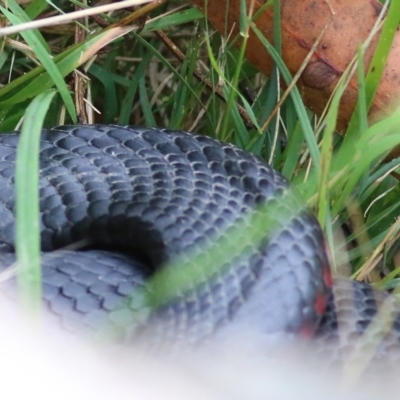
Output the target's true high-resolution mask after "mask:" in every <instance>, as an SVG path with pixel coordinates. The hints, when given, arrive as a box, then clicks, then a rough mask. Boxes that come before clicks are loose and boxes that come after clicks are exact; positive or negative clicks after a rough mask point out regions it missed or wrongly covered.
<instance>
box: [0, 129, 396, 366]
mask: <svg viewBox="0 0 400 400" xmlns="http://www.w3.org/2000/svg"><path fill="white" fill-rule="evenodd" d="M17 144H18V132H13V133H8V134H2V135H1V136H0V250H1V253H0V263H1V269H2V270H5V269H7V267H8V266H9V265H10V264H12V263H13V262H14V261H15V256H14V254H13V251H14V208H15V204H14V200H15V197H14V169H15V154H16V147H17ZM293 209H295V212H293V211H292V210H293ZM265 210H267V211H266V212H265ZM268 210H270V212H268ZM271 210H272V211H271ZM282 216H284V218H282ZM254 221H258V222H259V223H260V224H261V225H260V226H261V227H265V234H264V233H262V235H261V237H259V238H256V239H254V237H253V236H252V233H251V232H252V231H251V230H250V231H249V230H248V229H251V224H252V222H254ZM260 221H261V222H260ZM40 230H41V246H42V251H43V256H42V280H43V301H44V304H45V306H46V308H48V309H49V310H50V311H51V312H50V314H51V315H52V316H53V317H52V318H55V319H56V320H58V322H59V323H60V324H61V325H62V326H63V327H64V328H66V329H68V330H72V331H74V330H80V329H86V330H92V329H94V330H96V329H99V328H100V327H101V326H104V325H106V324H107V325H111V326H116V327H118V329H119V330H121V331H122V332H125V333H126V335H127V336H129V337H132V336H133V337H134V336H135V332H136V331H137V330H139V331H140V329H141V328H140V327H143V326H153V329H152V333H153V334H155V335H156V336H157V335H158V336H159V337H162V340H170V341H184V342H185V343H188V344H190V345H197V344H199V343H201V342H203V341H207V340H209V339H210V338H212V337H213V335H216V334H218V335H228V334H229V333H230V332H232V331H235V330H236V329H241V328H244V329H246V330H250V331H251V332H254V333H256V334H258V335H261V336H262V335H274V334H275V335H276V334H277V335H280V334H292V335H296V336H299V337H303V338H304V337H306V338H311V340H314V341H315V342H316V343H317V342H323V343H325V344H326V343H329V346H325V347H329V348H331V349H332V348H333V349H334V350H330V352H331V353H332V352H334V353H335V352H336V353H339V352H341V351H347V350H348V348H349V346H352V345H353V342H354V341H355V340H356V338H358V337H361V336H362V333H363V332H364V330H365V329H366V328H367V327H368V326H370V325H371V324H370V322H371V320H372V319H373V317H374V316H375V314H376V313H377V310H378V309H379V307H380V305H381V304H382V303H383V301H384V300H385V299H389V300H390V302H391V303H396V301H395V300H394V298H391V297H390V296H388V295H385V294H382V293H378V292H376V291H375V290H373V289H372V287H370V286H369V285H366V284H362V283H355V282H350V281H348V280H346V279H343V278H335V279H334V280H332V278H331V273H330V269H329V261H328V257H327V255H326V250H325V243H324V238H323V234H322V231H321V228H320V227H319V225H318V223H317V221H316V219H315V218H314V217H313V216H312V214H311V213H310V212H309V211H307V210H306V209H305V208H303V207H302V206H301V204H300V203H299V202H298V201H297V200H296V198H295V196H294V195H293V194H292V191H291V189H290V187H289V185H288V183H287V182H286V180H285V179H284V178H283V177H282V176H281V175H280V174H279V173H278V172H276V171H275V170H273V169H272V168H271V167H270V166H269V165H267V164H266V163H265V162H263V161H262V160H260V159H259V158H257V157H255V156H254V155H251V154H249V153H246V152H244V151H242V150H240V149H238V148H237V147H235V146H233V145H230V144H224V143H221V142H219V141H217V140H214V139H211V138H209V137H205V136H201V135H193V134H189V133H186V132H180V131H173V130H166V129H160V128H140V127H122V126H112V125H95V126H64V127H56V128H53V129H44V130H43V132H42V138H41V144H40ZM227 237H228V238H229V237H233V238H234V239H232V240H233V242H232V243H229V240H228V242H227V243H228V244H227V243H225V242H226V240H225V239H226V238H227ZM81 240H85V241H86V242H87V243H88V245H87V248H86V249H83V251H71V250H59V251H54V250H57V249H60V248H63V247H64V246H67V245H70V244H71V243H74V242H77V241H81ZM224 240H225V242H224ZM254 240H255V242H254ZM224 243H225V244H224ZM219 247H221V250H220V252H218V249H219ZM220 253H221V254H222V255H221V254H220ZM226 253H228V254H229V256H230V258H229V259H227V258H224V257H226ZM224 254H225V256H224ZM196 257H197V259H199V260H203V261H204V260H205V263H206V264H207V265H211V266H212V267H211V268H209V269H207V270H206V269H205V267H204V270H203V266H202V265H199V264H198V263H197V264H196V263H194V264H193V265H192V264H191V262H192V261H191V260H192V259H193V258H194V259H196ZM199 257H200V258H199ZM213 257H217V258H218V259H220V258H221V257H222V259H221V260H222V261H219V262H218V263H219V265H218V267H213ZM176 260H180V264H182V265H186V270H185V271H186V272H185V274H186V276H187V282H186V284H185V285H184V286H183V287H179V285H178V287H176V286H175V282H174V279H175V278H174V265H173V264H174V262H175V261H176ZM218 263H217V264H218ZM171 264H172V265H171ZM164 269H165V270H167V271H170V272H171V274H165V278H164V279H165V281H164V282H163V287H164V289H165V288H167V291H166V293H169V294H168V296H169V297H168V296H167V298H166V299H165V300H164V301H161V303H159V304H158V305H157V306H154V307H150V306H149V304H148V303H146V296H147V294H146V290H147V289H146V288H147V282H148V280H149V279H151V277H152V276H153V275H154V274H157V273H158V271H163V270H164ZM150 287H151V286H150ZM153 289H154V288H153ZM1 290H2V291H3V293H5V294H6V295H7V296H9V297H15V296H16V291H15V282H13V280H10V281H7V282H5V283H3V284H2V286H1ZM135 291H139V292H140V293H141V294H143V293H144V294H145V296H142V297H140V298H139V299H141V300H143V302H141V301H138V298H137V297H135V296H133V297H132V293H135ZM150 291H151V290H150ZM151 295H154V293H152V294H151ZM150 297H151V296H150ZM121 305H123V306H121ZM141 308H143V309H146V312H145V313H143V315H144V316H142V319H141V320H140V323H139V328H137V327H135V328H134V329H132V325H138V324H137V323H136V322H135V318H136V317H135V316H137V315H138V310H139V311H140V310H141ZM396 310H397V309H396V308H395V307H394V308H393V310H392V311H391V312H390V315H391V318H392V320H391V322H390V329H389V330H388V331H389V332H387V333H384V334H383V335H382V334H381V333H380V331H379V330H378V329H376V330H375V331H373V334H374V335H375V336H379V335H381V336H383V338H382V337H381V338H379V337H378V339H377V340H378V343H379V344H378V346H377V349H376V352H375V357H376V358H379V357H381V356H382V355H385V354H386V353H387V352H389V350H390V349H393V348H394V349H397V348H398V347H399V344H400V340H399V339H400V318H399V316H398V312H397V311H396ZM139 314H140V313H139ZM380 339H382V340H380ZM379 340H380V341H379ZM322 347H324V346H322ZM392 354H393V352H392Z"/></svg>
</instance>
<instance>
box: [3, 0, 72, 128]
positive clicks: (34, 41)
mask: <svg viewBox="0 0 400 400" xmlns="http://www.w3.org/2000/svg"><path fill="white" fill-rule="evenodd" d="M8 7H9V8H10V9H11V10H12V11H13V13H14V14H12V13H10V12H9V11H7V10H6V9H5V8H3V7H1V6H0V9H1V11H2V12H3V14H4V15H5V16H6V17H7V19H8V20H9V21H10V22H11V23H12V24H13V25H17V24H20V23H22V22H27V21H29V18H28V16H27V15H26V14H25V12H24V10H23V9H22V8H21V7H20V6H19V5H18V4H16V3H15V1H14V0H10V1H9V4H8ZM17 15H18V16H17ZM21 16H23V17H22V18H21ZM21 36H22V37H23V38H24V39H25V41H26V43H27V44H28V45H29V46H30V47H31V48H32V51H33V52H34V53H35V54H36V57H38V59H39V60H40V62H41V64H42V65H43V67H44V68H45V69H46V71H47V73H48V74H49V76H50V78H51V80H52V81H53V83H54V85H55V86H56V87H57V89H58V91H59V93H60V96H61V98H62V99H63V101H64V103H65V107H66V108H67V111H68V113H69V115H70V116H71V119H72V121H73V122H77V116H76V112H75V106H74V102H73V100H72V97H71V95H70V93H69V90H68V86H67V84H66V83H65V81H64V78H63V76H62V74H61V73H60V71H59V70H58V68H57V65H56V64H55V63H54V61H53V59H52V57H51V54H49V49H48V46H47V44H46V41H45V40H44V38H43V36H42V35H41V34H40V32H39V31H38V30H37V29H34V30H29V31H23V32H21Z"/></svg>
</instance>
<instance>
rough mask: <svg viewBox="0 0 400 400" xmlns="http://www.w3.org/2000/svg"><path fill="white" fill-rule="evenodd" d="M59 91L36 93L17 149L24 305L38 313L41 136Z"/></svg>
mask: <svg viewBox="0 0 400 400" xmlns="http://www.w3.org/2000/svg"><path fill="white" fill-rule="evenodd" d="M55 94H56V91H54V90H50V91H46V92H43V93H42V94H40V95H39V96H37V97H36V98H35V99H34V100H33V101H32V102H31V104H30V105H29V106H28V108H27V110H26V113H25V117H24V122H23V125H22V130H21V136H20V141H19V145H18V149H17V160H16V171H15V191H16V225H15V230H16V242H15V248H16V255H17V263H18V273H17V275H18V290H19V295H20V301H21V305H22V306H23V307H24V308H25V309H27V310H29V311H31V310H33V312H34V313H36V314H37V313H39V309H40V302H41V270H40V232H39V215H38V214H39V190H38V187H39V156H38V155H39V139H40V134H41V130H42V126H43V121H44V118H45V116H46V112H47V110H48V108H49V106H50V103H51V101H52V99H53V97H54V95H55Z"/></svg>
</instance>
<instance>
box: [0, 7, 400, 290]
mask: <svg viewBox="0 0 400 400" xmlns="http://www.w3.org/2000/svg"><path fill="white" fill-rule="evenodd" d="M74 3H75V2H74ZM270 3H271V5H272V6H274V7H277V4H278V3H277V1H271V2H270ZM397 3H398V1H395V0H393V2H392V7H391V9H390V11H389V14H388V18H387V19H386V23H385V25H384V29H383V34H382V39H381V41H380V43H379V46H378V50H377V53H376V58H375V59H374V61H373V63H374V68H373V69H372V68H370V72H369V74H368V75H367V76H366V77H364V76H363V74H362V63H361V55H362V51H363V50H362V49H360V54H359V56H358V57H356V59H355V60H354V61H355V63H354V65H353V66H351V67H350V68H349V70H348V71H347V73H348V74H351V73H353V72H354V73H358V78H359V89H360V90H359V99H358V106H357V108H356V111H355V113H354V116H353V119H352V121H351V123H350V126H349V129H348V132H347V135H346V136H345V138H343V137H342V136H340V135H338V134H337V133H335V130H334V128H335V119H336V115H337V106H338V101H339V100H340V95H341V92H342V90H343V89H344V87H345V85H346V77H347V75H345V76H344V77H343V79H342V80H341V83H340V84H339V86H338V88H337V91H336V93H335V95H334V96H333V97H332V101H331V103H330V106H329V109H328V110H327V112H326V114H325V115H326V117H325V119H324V120H323V121H322V120H320V119H318V118H317V117H316V116H314V115H313V114H312V113H311V112H310V111H309V110H307V108H306V107H305V106H304V104H303V102H302V99H301V96H300V94H299V92H298V90H297V89H296V87H293V89H292V90H291V92H290V94H289V96H288V97H287V98H286V99H285V101H284V102H283V103H282V104H281V105H280V107H279V109H278V112H277V113H276V114H275V116H274V117H273V118H271V119H270V120H269V116H270V113H271V111H272V110H273V109H274V107H275V105H276V104H277V102H279V100H280V98H281V96H282V95H283V93H282V92H281V90H280V89H279V84H278V82H279V80H280V79H283V80H285V81H286V83H287V84H288V85H290V84H291V81H292V79H293V77H292V76H291V75H290V73H289V71H288V70H287V68H286V67H285V65H284V63H283V62H282V59H281V56H280V47H279V45H277V44H275V46H273V45H271V44H270V43H268V42H267V41H266V40H265V39H263V38H262V40H263V42H264V45H265V46H266V48H267V49H268V51H269V52H270V54H271V56H272V57H273V58H274V60H275V62H276V64H277V66H278V69H277V70H276V71H274V73H273V74H272V76H271V77H270V79H268V80H267V79H266V78H265V77H264V76H262V75H261V74H260V73H259V72H258V71H257V70H255V68H254V67H253V66H251V65H250V64H248V63H247V62H246V60H245V59H244V45H245V41H244V42H243V45H242V47H241V48H236V47H234V46H232V45H230V44H227V43H226V42H225V40H223V39H222V38H221V37H220V36H219V35H218V34H217V33H215V32H214V31H213V30H212V28H211V27H210V26H208V24H207V21H206V20H205V19H204V18H203V15H202V14H201V13H200V12H199V11H198V10H197V9H196V8H194V7H192V6H191V5H189V4H186V5H185V4H183V3H182V2H178V1H169V2H168V4H167V3H166V2H164V1H161V2H160V5H159V6H158V7H154V6H148V7H150V8H151V7H153V9H152V10H151V14H150V20H149V21H148V23H147V24H146V25H145V26H141V28H142V30H141V31H140V32H135V31H134V30H132V29H131V28H128V27H123V26H122V21H124V20H123V18H134V17H138V16H140V11H132V12H131V13H129V12H126V11H123V10H122V11H116V12H115V13H114V14H112V15H111V16H110V15H100V16H98V17H97V18H96V20H93V19H91V18H87V19H82V20H81V21H80V22H81V25H75V24H74V23H73V22H71V23H70V24H68V25H63V26H54V27H47V28H46V29H45V28H42V29H41V30H38V29H37V30H28V31H24V32H21V33H20V34H16V33H15V34H12V35H10V36H8V37H7V38H4V37H3V38H1V40H2V43H1V46H2V47H1V48H2V52H1V54H0V83H1V88H0V131H1V132H7V131H10V130H13V129H15V128H18V127H19V126H20V124H21V122H22V121H23V120H24V118H25V120H24V126H28V125H27V124H28V121H29V120H28V115H27V114H25V110H26V108H27V106H28V104H31V102H32V104H36V107H37V106H38V102H40V100H42V99H43V98H44V97H43V96H49V94H48V93H49V92H48V90H49V89H50V88H56V89H57V94H56V95H55V97H54V99H53V101H52V102H51V104H50V105H49V107H50V109H49V112H47V113H46V107H47V105H46V104H44V103H43V104H42V105H41V106H40V107H39V108H40V109H41V112H42V113H43V124H44V125H45V126H52V125H57V124H64V123H75V122H76V121H77V120H81V121H83V122H89V123H91V122H101V123H106V124H108V123H119V124H133V125H149V126H162V127H170V128H174V129H182V130H188V131H197V132H201V133H204V134H207V135H210V136H212V137H215V138H218V139H221V140H224V141H230V142H232V143H234V144H236V145H238V146H239V147H242V148H244V149H246V150H247V151H251V152H253V153H255V154H257V155H259V156H260V157H262V158H264V159H265V160H267V161H268V162H269V163H270V164H272V165H273V166H274V167H275V168H276V169H278V170H280V171H281V172H282V173H283V174H284V175H285V176H286V177H287V178H288V179H289V180H290V181H291V182H293V184H294V185H295V186H296V187H297V191H298V192H299V193H300V195H301V196H303V198H304V201H305V202H307V203H308V204H309V206H310V207H311V208H312V209H313V210H314V211H315V214H316V215H317V216H318V218H319V220H320V222H321V224H322V225H323V226H324V229H325V231H326V235H327V238H328V242H329V245H330V247H331V252H332V256H333V264H334V267H335V268H338V269H340V268H341V267H342V266H343V265H344V264H345V262H344V261H343V260H342V259H340V254H343V252H344V253H345V254H346V255H347V257H348V258H349V262H350V273H351V274H353V275H354V276H362V277H368V279H369V280H372V281H374V282H375V283H376V284H380V285H381V286H383V287H385V288H393V287H395V286H396V284H397V282H398V278H397V268H398V263H397V262H396V255H397V253H398V243H399V241H398V237H399V233H398V231H399V224H398V223H397V218H398V215H399V210H400V196H399V185H398V181H397V179H396V178H395V177H394V176H393V175H391V174H390V173H389V172H391V171H396V168H397V166H398V165H399V163H400V160H399V159H395V160H392V161H391V162H389V163H382V160H383V158H384V156H385V155H386V154H387V153H388V152H389V151H390V149H392V148H393V147H394V146H395V145H397V144H399V143H400V136H399V134H398V132H399V131H400V116H399V115H398V114H395V115H393V116H391V117H389V118H387V119H385V120H382V121H380V122H379V123H376V124H375V125H372V126H371V125H370V124H369V122H368V120H367V117H366V115H367V109H368V107H369V106H370V104H371V99H372V97H373V94H374V92H375V89H376V85H377V83H378V82H379V71H380V70H381V69H382V67H383V66H384V65H385V63H384V60H385V54H387V53H388V51H389V49H390V43H391V37H392V35H393V32H394V30H395V29H396V28H397V26H398V23H399V21H398V16H396V13H395V12H394V11H393V10H394V9H395V5H397V6H398V4H397ZM76 4H80V3H79V2H76ZM57 5H58V7H59V8H60V9H61V10H63V11H64V12H71V11H73V6H71V2H69V1H59V2H57ZM8 6H9V10H8V11H6V10H5V9H4V8H1V10H2V12H3V13H4V15H5V18H6V19H7V20H8V21H9V23H11V24H17V23H20V22H23V21H28V20H30V19H34V18H35V17H36V16H38V15H39V14H42V13H45V14H46V13H47V14H48V15H50V14H52V13H53V12H54V8H53V6H52V5H51V3H50V2H46V1H44V0H34V1H33V2H32V3H31V4H30V5H29V6H28V7H27V8H25V9H22V8H21V7H20V6H18V5H17V3H16V2H15V0H8ZM85 8H86V6H85ZM276 16H277V17H276V18H278V17H279V15H278V14H276ZM139 22H140V20H139ZM276 22H277V24H276V26H277V27H278V26H279V24H278V21H276ZM110 24H112V26H111V29H106V28H107V27H108V26H109V25H110ZM241 24H242V25H241V29H242V30H243V32H246V30H249V29H253V30H254V31H255V32H256V34H259V32H258V31H257V28H256V27H255V26H254V24H253V23H252V22H251V20H249V19H248V18H243V20H242V21H241ZM60 28H62V29H60ZM275 35H276V36H275V37H276V39H277V40H276V41H275V42H276V43H279V40H278V39H279V35H280V32H279V29H277V30H276V32H275ZM174 46H175V47H174ZM177 49H179V50H180V51H181V52H182V53H183V55H184V58H183V59H182V57H180V55H179V51H178V50H177ZM50 55H51V57H50ZM351 68H354V69H351ZM357 68H358V69H357ZM77 69H78V70H77ZM360 71H361V72H360ZM199 77H200V78H201V79H200V80H199V79H198V78H199ZM210 87H211V88H213V89H212V90H211V89H210ZM88 88H90V90H88V91H86V90H85V89H88ZM221 97H223V98H224V99H225V101H222V100H221ZM46 98H47V99H49V98H48V97H46ZM33 102H35V103H33ZM97 110H98V111H97ZM24 116H25V117H24ZM265 121H269V123H268V124H265ZM320 127H324V128H323V129H320ZM32 131H36V132H39V126H38V127H36V128H33V127H32ZM21 145H22V143H21ZM21 152H22V151H21ZM31 152H33V154H34V153H35V152H34V150H33V149H31ZM31 152H27V153H26V154H27V157H28V158H29V157H30V156H32V153H31ZM19 162H20V161H19ZM25 170H26V168H25ZM17 179H18V180H20V182H21V185H22V186H24V190H23V193H24V195H25V196H26V197H27V198H34V196H35V190H36V189H35V187H36V185H34V184H33V183H34V182H35V181H34V179H35V178H34V177H33V175H30V176H29V175H24V176H22V175H21V176H18V178H17ZM24 180H26V181H25V182H24ZM29 183H31V185H28V184H29ZM28 187H29V189H28ZM28 190H29V191H28ZM21 207H23V206H21ZM26 207H28V209H30V211H32V207H31V205H30V204H27V205H26ZM19 210H21V211H19ZM17 211H18V213H19V214H18V215H19V218H25V217H23V215H24V211H23V209H18V210H17ZM31 218H33V219H35V216H34V215H33V216H32V215H31ZM36 220H37V217H36ZM25 222H26V221H25ZM343 227H344V228H345V231H346V234H345V237H344V240H343V241H342V242H337V241H335V239H334V238H335V237H336V232H338V231H339V230H340V229H342V228H343ZM24 240H26V241H28V242H30V243H37V241H38V237H37V236H36V237H34V236H33V237H30V238H23V237H21V236H18V237H17V241H18V242H17V248H23V241H24ZM376 249H379V251H376ZM21 257H24V256H21ZM25 257H28V259H29V256H25ZM366 271H367V272H368V274H366ZM382 274H384V275H385V276H386V277H385V278H384V279H381V276H382ZM28 280H31V278H30V277H28ZM36 280H37V279H36ZM31 281H32V280H31ZM35 293H36V295H37V291H36V292H35Z"/></svg>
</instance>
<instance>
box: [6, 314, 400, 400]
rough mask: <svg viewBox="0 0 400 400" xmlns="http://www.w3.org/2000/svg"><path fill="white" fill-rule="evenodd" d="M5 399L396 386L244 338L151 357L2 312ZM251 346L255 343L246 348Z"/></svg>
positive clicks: (259, 397) (327, 396) (328, 394)
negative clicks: (361, 379) (43, 329)
mask: <svg viewBox="0 0 400 400" xmlns="http://www.w3.org/2000/svg"><path fill="white" fill-rule="evenodd" d="M0 318H1V321H2V324H1V326H2V328H1V330H0V354H1V357H0V377H1V378H0V396H1V398H2V399H27V398H29V399H36V398H38V399H39V398H40V399H41V400H47V399H52V400H63V399H68V400H70V399H74V400H79V399H96V400H103V399H104V400H106V399H107V400H110V399H113V400H114V399H115V400H117V399H125V398H132V399H135V400H169V399H171V400H172V399H173V400H197V399H199V400H214V399H215V400H225V399H226V400H236V399H237V400H239V399H243V400H347V399H348V400H358V399H360V400H361V399H362V400H377V399H379V400H391V399H398V398H399V394H398V393H396V392H397V391H396V382H393V386H392V385H389V386H391V387H389V386H387V385H386V384H385V385H379V381H377V382H376V383H375V384H374V385H372V386H371V385H366V384H365V383H363V384H362V385H360V386H359V387H357V388H356V387H354V385H352V384H351V383H349V382H346V381H344V380H343V379H340V378H338V377H337V376H336V377H335V376H334V375H329V374H326V373H322V372H321V371H316V370H312V369H309V368H307V366H306V365H304V363H303V362H301V361H299V360H297V361H294V360H291V357H290V356H288V354H286V352H285V355H284V356H283V357H282V359H281V360H279V361H278V360H277V359H275V360H269V359H268V358H267V357H265V356H264V355H263V354H262V349H260V351H259V352H258V353H257V349H256V351H255V352H254V351H252V352H251V354H252V356H249V353H248V352H247V351H244V349H241V346H240V344H239V343H236V344H235V345H234V346H226V348H225V349H214V350H213V351H209V352H207V353H204V352H203V353H196V354H190V355H188V354H186V355H185V356H184V355H182V356H179V357H176V358H175V360H174V361H172V360H170V359H169V360H166V359H162V358H161V359H155V358H151V357H149V356H147V357H144V356H143V355H142V354H141V353H140V352H138V351H137V350H135V349H134V348H133V347H126V348H125V347H124V348H123V349H118V350H115V349H110V348H105V347H103V346H101V345H99V344H98V343H97V344H94V343H89V342H88V341H87V340H86V341H84V340H77V339H72V336H71V335H69V334H65V333H60V332H59V331H57V332H54V333H52V334H50V335H49V334H48V333H46V335H45V336H44V335H42V334H40V333H39V330H38V329H34V328H33V327H32V326H31V324H27V323H26V321H21V320H19V319H17V318H16V317H15V315H12V314H11V313H10V312H5V310H3V311H0ZM246 348H248V346H246Z"/></svg>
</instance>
